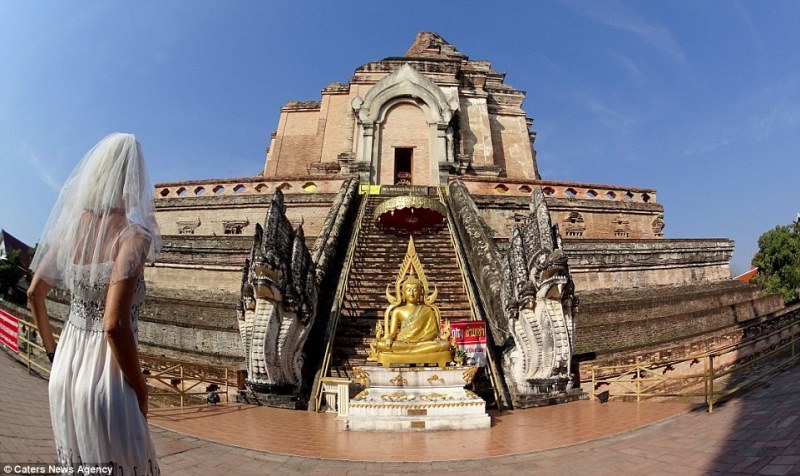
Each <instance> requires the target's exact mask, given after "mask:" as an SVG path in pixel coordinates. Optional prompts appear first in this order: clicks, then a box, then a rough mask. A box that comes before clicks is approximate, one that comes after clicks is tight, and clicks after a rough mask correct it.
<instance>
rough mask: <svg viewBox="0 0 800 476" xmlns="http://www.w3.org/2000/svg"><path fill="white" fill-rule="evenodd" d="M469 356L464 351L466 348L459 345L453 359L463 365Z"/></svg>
mask: <svg viewBox="0 0 800 476" xmlns="http://www.w3.org/2000/svg"><path fill="white" fill-rule="evenodd" d="M466 358H467V353H466V352H464V348H463V347H461V346H459V347H457V348H456V352H455V355H454V356H453V360H454V361H455V363H456V365H463V364H464V359H466Z"/></svg>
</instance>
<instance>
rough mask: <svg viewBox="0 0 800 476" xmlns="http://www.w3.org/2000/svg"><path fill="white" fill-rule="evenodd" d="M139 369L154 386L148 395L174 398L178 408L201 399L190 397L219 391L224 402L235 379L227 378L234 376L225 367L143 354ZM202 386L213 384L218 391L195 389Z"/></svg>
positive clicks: (234, 373)
mask: <svg viewBox="0 0 800 476" xmlns="http://www.w3.org/2000/svg"><path fill="white" fill-rule="evenodd" d="M142 372H143V373H144V374H145V375H144V377H145V380H146V381H147V383H148V385H149V386H150V387H151V388H153V389H157V391H151V392H150V393H149V396H150V397H151V398H152V397H170V396H172V397H176V398H177V400H178V401H179V402H180V403H179V405H180V406H181V407H183V406H185V405H186V404H187V401H188V403H204V402H205V400H204V399H196V401H191V399H192V397H199V396H207V395H208V394H209V393H216V394H217V395H219V393H223V389H224V393H223V394H224V395H225V401H226V402H229V401H230V387H231V385H233V386H234V388H236V387H235V385H236V384H235V382H232V381H231V375H233V376H234V378H235V376H236V372H235V371H231V370H230V369H228V368H227V367H222V366H215V365H207V364H203V365H200V364H194V363H191V362H182V361H175V360H169V359H161V358H153V357H145V358H143V359H142ZM203 385H205V386H206V388H208V386H211V385H216V386H217V389H218V390H206V389H203V390H195V389H197V388H198V387H199V388H202V386H203Z"/></svg>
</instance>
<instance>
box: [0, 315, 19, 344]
mask: <svg viewBox="0 0 800 476" xmlns="http://www.w3.org/2000/svg"><path fill="white" fill-rule="evenodd" d="M0 342H2V343H3V344H4V345H5V346H6V347H8V348H9V349H11V350H13V351H14V352H17V353H19V318H17V317H15V316H12V315H11V314H9V313H7V312H6V311H4V310H2V309H0Z"/></svg>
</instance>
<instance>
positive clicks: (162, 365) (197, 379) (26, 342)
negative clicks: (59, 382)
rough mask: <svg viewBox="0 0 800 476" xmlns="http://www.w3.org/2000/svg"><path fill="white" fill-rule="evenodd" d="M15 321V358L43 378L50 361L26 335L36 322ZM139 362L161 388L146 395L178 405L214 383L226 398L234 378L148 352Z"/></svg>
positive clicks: (224, 371) (230, 373) (221, 371)
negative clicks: (17, 327)
mask: <svg viewBox="0 0 800 476" xmlns="http://www.w3.org/2000/svg"><path fill="white" fill-rule="evenodd" d="M19 325H20V329H23V328H24V329H26V331H25V332H24V333H23V332H20V334H19V341H20V344H21V345H20V347H23V346H24V350H23V349H20V352H19V353H18V354H17V355H18V358H19V359H20V360H22V361H23V362H24V363H25V365H26V366H27V368H28V373H29V374H31V373H32V372H33V371H36V372H37V373H38V374H39V375H41V376H42V377H43V378H45V379H47V378H49V377H50V371H51V364H50V362H49V361H48V359H47V351H46V350H45V348H44V347H43V346H41V345H39V344H38V343H36V342H35V341H34V340H33V339H31V338H30V337H29V336H30V335H32V333H33V332H34V331H37V328H36V325H35V324H33V323H31V322H28V321H25V320H22V319H20V320H19ZM54 336H55V339H56V341H58V340H59V337H60V334H54ZM140 362H141V366H142V370H143V372H144V374H145V375H144V377H145V380H146V381H147V383H148V384H149V385H150V386H151V387H152V388H153V389H158V390H161V391H151V392H149V394H148V396H149V397H150V398H152V397H163V396H175V397H176V400H177V401H179V405H180V406H181V407H182V406H184V405H185V404H186V402H187V398H191V397H193V396H199V395H208V391H206V390H203V391H197V390H195V389H196V388H197V387H198V386H201V385H206V386H207V385H212V384H216V385H218V386H219V388H220V389H222V388H224V389H225V401H226V402H227V401H230V400H229V398H230V397H229V391H230V387H231V385H233V386H234V388H235V382H234V381H232V378H235V376H236V372H235V371H231V370H230V369H228V368H227V367H221V366H214V365H206V364H202V365H201V364H194V363H191V362H185V361H180V360H169V359H163V358H155V357H149V356H142V357H141V358H140ZM154 384H155V385H154ZM215 393H217V392H215ZM220 393H221V392H220ZM198 403H199V402H198Z"/></svg>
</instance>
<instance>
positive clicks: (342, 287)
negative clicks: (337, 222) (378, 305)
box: [311, 187, 380, 412]
mask: <svg viewBox="0 0 800 476" xmlns="http://www.w3.org/2000/svg"><path fill="white" fill-rule="evenodd" d="M378 190H380V189H378ZM361 192H362V197H361V205H360V208H359V209H358V215H357V216H356V221H355V228H354V229H353V232H352V233H351V234H350V244H349V246H348V247H347V255H346V256H345V261H344V268H343V269H342V274H341V276H340V278H339V285H338V286H337V288H336V295H335V297H334V301H333V302H334V304H333V307H332V308H331V317H330V323H329V324H328V332H327V335H328V342H327V344H326V345H325V354H324V357H323V358H322V366H321V367H320V370H319V372H318V373H317V376H316V378H315V379H314V385H313V387H312V389H311V397H312V398H313V400H314V411H316V412H318V411H319V409H320V408H321V407H322V396H323V395H322V390H323V389H322V383H321V381H322V378H324V377H325V376H326V375H327V374H328V370H329V368H330V366H331V354H332V353H333V341H334V337H336V328H337V327H338V326H339V318H340V317H341V315H342V305H343V303H344V296H345V293H346V292H347V286H348V283H349V281H350V268H351V267H352V265H353V257H354V256H355V252H356V247H357V245H358V240H359V237H360V236H361V228H362V225H363V222H364V215H365V214H366V210H367V202H368V201H369V196H370V193H371V192H372V189H371V188H370V187H366V188H365V187H362V188H361Z"/></svg>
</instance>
